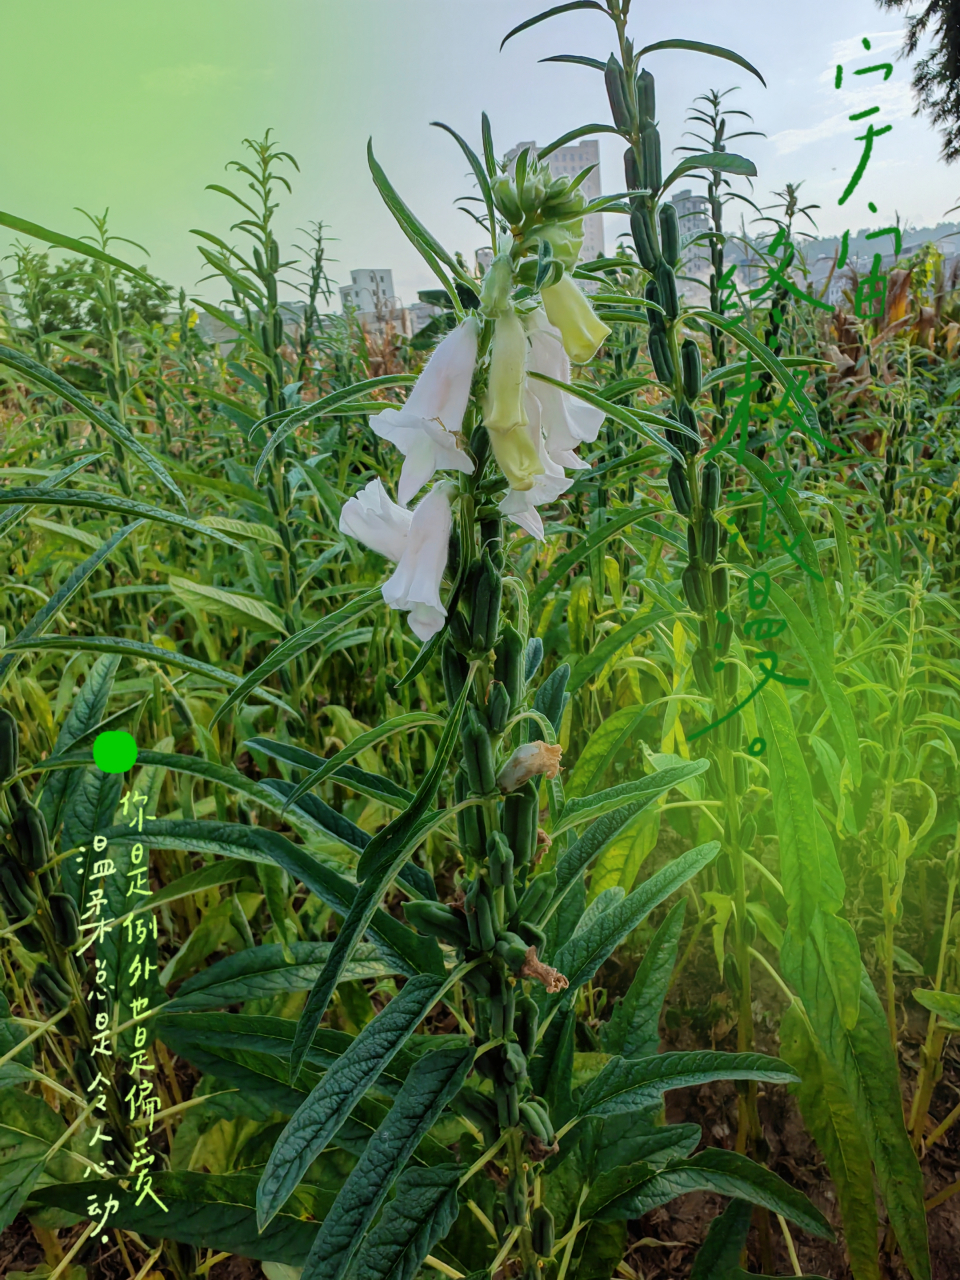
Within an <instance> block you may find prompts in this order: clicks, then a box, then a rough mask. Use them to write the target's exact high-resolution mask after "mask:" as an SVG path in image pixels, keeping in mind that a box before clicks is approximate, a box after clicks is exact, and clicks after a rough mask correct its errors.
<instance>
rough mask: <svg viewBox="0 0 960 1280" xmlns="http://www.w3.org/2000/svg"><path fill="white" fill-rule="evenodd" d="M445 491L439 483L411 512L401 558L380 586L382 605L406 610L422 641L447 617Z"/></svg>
mask: <svg viewBox="0 0 960 1280" xmlns="http://www.w3.org/2000/svg"><path fill="white" fill-rule="evenodd" d="M448 490H449V486H448V485H446V484H439V485H437V486H436V487H435V488H433V489H431V490H430V492H429V493H428V494H427V495H426V497H425V498H423V499H422V500H421V501H420V503H419V505H418V506H417V508H416V510H415V511H414V512H413V513H412V519H411V524H410V531H409V533H408V535H407V541H406V546H405V548H404V551H403V555H402V556H401V557H400V561H399V563H398V564H397V567H396V569H395V570H394V572H393V574H392V575H391V577H390V578H389V579H388V580H387V582H385V583H384V586H383V598H384V600H385V602H386V603H387V604H388V605H389V606H390V608H391V609H403V610H408V611H409V614H410V616H409V618H408V621H409V623H410V627H411V629H412V631H413V632H414V634H415V635H417V636H419V638H420V639H421V640H429V639H430V637H431V636H432V635H435V634H436V632H438V631H439V630H440V628H441V627H442V626H443V620H444V618H445V617H446V616H447V611H446V609H444V607H443V604H442V603H441V600H440V583H441V581H442V579H443V571H444V569H445V568H446V566H447V548H448V543H449V539H450V528H451V526H452V523H453V517H452V514H451V512H450V498H449V492H448Z"/></svg>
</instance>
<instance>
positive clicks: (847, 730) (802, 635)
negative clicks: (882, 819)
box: [770, 582, 862, 787]
mask: <svg viewBox="0 0 960 1280" xmlns="http://www.w3.org/2000/svg"><path fill="white" fill-rule="evenodd" d="M770 598H771V600H772V601H773V603H774V604H775V605H776V607H777V608H778V609H779V610H780V613H781V614H782V616H783V617H784V618H786V620H787V622H788V624H789V626H790V630H791V631H792V632H793V635H794V638H795V639H796V642H797V644H798V645H799V646H800V649H801V651H802V652H803V655H804V657H805V658H806V659H807V661H808V662H809V663H810V666H811V668H812V669H813V674H814V675H815V676H816V678H817V684H818V685H819V686H820V692H821V693H822V694H823V699H824V701H825V702H826V704H827V707H828V708H829V710H830V716H831V718H832V720H833V723H834V726H835V727H836V730H837V733H838V734H839V735H840V740H841V742H842V743H843V749H844V753H845V754H846V757H847V760H848V762H849V764H850V773H851V775H852V777H853V782H854V785H855V786H857V787H859V786H860V782H861V778H862V769H861V765H860V739H859V737H858V735H857V725H856V721H855V720H854V718H853V711H852V710H851V708H850V703H849V702H848V701H847V695H846V693H845V692H844V690H843V687H842V686H841V684H840V682H839V681H838V680H837V677H836V675H835V674H834V671H833V662H832V660H831V659H830V658H828V657H827V655H826V653H825V652H824V650H823V646H822V645H821V643H820V640H819V638H818V636H817V633H816V632H815V631H814V629H813V627H812V626H811V625H810V623H809V622H808V621H807V619H806V618H805V617H804V614H803V610H802V609H800V607H799V606H798V605H797V604H796V603H795V601H793V600H792V599H791V598H790V596H788V595H787V593H786V592H785V591H784V589H783V587H781V586H780V585H779V583H776V582H771V584H770Z"/></svg>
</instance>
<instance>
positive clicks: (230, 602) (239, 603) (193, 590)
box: [168, 576, 287, 634]
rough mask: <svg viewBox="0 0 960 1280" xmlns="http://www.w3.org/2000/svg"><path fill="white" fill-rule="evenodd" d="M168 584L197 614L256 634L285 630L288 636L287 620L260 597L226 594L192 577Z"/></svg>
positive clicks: (171, 579)
mask: <svg viewBox="0 0 960 1280" xmlns="http://www.w3.org/2000/svg"><path fill="white" fill-rule="evenodd" d="M168 581H169V583H170V587H171V588H172V590H173V594H174V595H175V596H176V598H177V599H178V600H179V601H180V603H181V604H183V605H186V607H187V608H188V609H189V610H190V612H191V613H193V614H196V613H198V612H201V611H202V612H204V613H212V614H213V615H214V616H215V617H218V618H223V619H224V621H226V622H228V623H230V624H232V625H234V626H237V627H248V628H250V629H251V630H253V631H262V630H264V629H266V630H268V631H282V632H283V633H284V634H286V630H287V629H286V627H285V626H284V625H283V619H282V618H280V617H279V616H278V615H277V614H276V613H274V611H273V610H272V609H271V608H270V606H269V605H268V604H265V603H264V602H263V601H262V600H259V599H258V598H257V597H256V596H245V595H240V594H239V593H238V592H236V591H225V590H224V589H223V587H214V586H212V585H211V584H209V583H206V582H195V581H193V579H191V578H180V577H176V576H171V577H170V578H169V579H168Z"/></svg>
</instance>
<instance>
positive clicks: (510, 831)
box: [501, 779, 540, 878]
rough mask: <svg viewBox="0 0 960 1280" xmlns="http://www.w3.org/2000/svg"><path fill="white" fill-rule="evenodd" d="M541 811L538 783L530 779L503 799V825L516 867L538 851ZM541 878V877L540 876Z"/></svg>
mask: <svg viewBox="0 0 960 1280" xmlns="http://www.w3.org/2000/svg"><path fill="white" fill-rule="evenodd" d="M539 813H540V796H539V792H538V790H537V785H536V783H535V782H534V781H533V780H532V779H530V780H528V781H527V782H525V783H524V784H523V786H522V787H518V788H517V790H516V791H511V792H510V794H509V795H508V796H506V798H505V799H504V801H503V814H502V817H501V825H502V827H503V833H504V835H505V836H506V837H507V840H508V842H509V844H510V848H511V849H512V850H513V861H514V866H516V867H525V866H527V865H528V864H529V863H530V860H531V859H532V858H533V855H534V854H535V853H536V851H537V819H538V817H539ZM538 878H539V877H538Z"/></svg>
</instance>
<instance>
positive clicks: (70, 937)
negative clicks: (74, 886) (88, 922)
mask: <svg viewBox="0 0 960 1280" xmlns="http://www.w3.org/2000/svg"><path fill="white" fill-rule="evenodd" d="M47 901H48V903H49V904H50V916H51V918H52V920H53V936H54V937H55V938H56V940H57V944H58V946H61V947H65V948H68V947H72V946H75V945H76V943H78V942H79V941H80V911H79V909H78V907H77V904H76V903H75V902H74V900H73V899H72V898H71V897H70V895H69V893H51V894H50V896H49V898H48V899H47Z"/></svg>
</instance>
